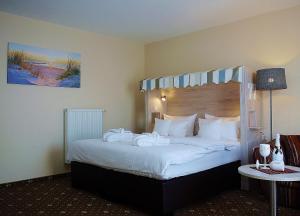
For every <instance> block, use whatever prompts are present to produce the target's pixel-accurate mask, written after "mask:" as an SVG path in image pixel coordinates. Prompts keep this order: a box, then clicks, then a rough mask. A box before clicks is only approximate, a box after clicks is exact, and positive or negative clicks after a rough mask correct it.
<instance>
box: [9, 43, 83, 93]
mask: <svg viewBox="0 0 300 216" xmlns="http://www.w3.org/2000/svg"><path fill="white" fill-rule="evenodd" d="M7 83H10V84H22V85H39V86H52V87H69V88H80V54H79V53H73V52H64V51H57V50H51V49H45V48H38V47H33V46H28V45H22V44H17V43H8V54H7Z"/></svg>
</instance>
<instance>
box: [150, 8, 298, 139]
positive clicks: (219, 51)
mask: <svg viewBox="0 0 300 216" xmlns="http://www.w3.org/2000/svg"><path fill="white" fill-rule="evenodd" d="M299 20H300V7H295V8H291V9H287V10H283V11H279V12H274V13H270V14H266V15H263V16H258V17H254V18H250V19H246V20H243V21H239V22H235V23H232V24H228V25H224V26H219V27H215V28H211V29H207V30H202V31H199V32H195V33H191V34H187V35H183V36H179V37H175V38H171V39H168V40H164V41H160V42H154V43H151V44H148V45H147V46H146V48H145V65H146V66H145V70H146V74H147V76H153V77H155V76H158V75H166V74H176V73H181V72H191V71H201V70H207V69H212V68H218V67H230V66H236V65H246V66H248V67H250V68H252V69H254V70H256V69H258V68H264V67H277V66H283V67H285V68H286V75H287V84H288V89H287V90H280V91H276V92H274V97H273V99H274V101H273V102H274V104H273V105H274V107H273V111H274V113H273V114H274V115H273V120H274V124H273V129H274V130H273V131H274V132H281V133H284V134H300V126H299V125H300V124H299V122H300V112H299V110H300V28H299V24H300V23H299ZM263 96H264V97H263V109H264V115H263V120H262V121H263V125H264V127H265V131H266V135H267V136H268V135H269V129H268V128H269V117H268V115H269V106H268V105H269V104H268V100H269V97H268V94H266V93H264V94H263Z"/></svg>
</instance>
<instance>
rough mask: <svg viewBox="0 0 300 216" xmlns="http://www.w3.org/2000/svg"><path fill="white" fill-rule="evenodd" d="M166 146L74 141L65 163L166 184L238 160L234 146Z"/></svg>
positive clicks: (191, 142)
mask: <svg viewBox="0 0 300 216" xmlns="http://www.w3.org/2000/svg"><path fill="white" fill-rule="evenodd" d="M171 143H172V144H170V145H167V146H151V147H137V146H133V145H131V144H130V143H127V142H109V143H108V142H103V141H102V140H101V139H88V140H78V141H75V142H73V143H71V144H70V145H69V152H68V159H69V160H70V161H77V162H82V163H87V164H92V165H96V166H100V167H103V168H107V169H112V170H115V171H120V172H126V173H131V174H135V175H141V176H146V177H150V178H155V179H160V180H167V179H172V178H176V177H179V176H185V175H189V174H192V173H196V172H200V171H203V170H207V169H211V168H214V167H217V166H220V165H223V164H226V163H230V162H234V161H237V160H240V156H241V150H240V144H239V143H238V142H228V141H227V142H222V141H212V140H203V139H199V138H193V137H190V138H186V139H185V138H180V139H171Z"/></svg>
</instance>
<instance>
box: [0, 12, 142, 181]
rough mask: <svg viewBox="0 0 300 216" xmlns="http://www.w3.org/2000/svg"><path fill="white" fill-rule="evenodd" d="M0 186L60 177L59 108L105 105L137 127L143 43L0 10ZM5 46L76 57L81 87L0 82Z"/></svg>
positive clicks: (115, 122)
mask: <svg viewBox="0 0 300 216" xmlns="http://www.w3.org/2000/svg"><path fill="white" fill-rule="evenodd" d="M0 29H1V30H0V183H4V182H12V181H18V180H23V179H29V178H35V177H40V176H46V175H52V174H58V173H63V172H65V171H66V167H65V166H64V160H63V159H64V158H63V156H64V152H63V109H64V108H96V107H100V108H105V109H106V110H107V112H106V113H105V117H104V118H105V120H104V127H105V128H111V127H127V128H130V129H140V128H143V120H144V118H143V95H142V94H140V93H139V92H138V88H139V86H138V81H139V80H141V79H142V78H144V45H143V44H142V43H139V42H133V41H129V40H124V39H119V38H114V37H107V36H101V35H97V34H94V33H89V32H83V31H79V30H76V29H72V28H67V27H63V26H59V25H54V24H50V23H47V22H41V21H37V20H32V19H28V18H24V17H18V16H13V15H9V14H7V13H1V12H0ZM8 42H17V43H21V44H27V45H33V46H37V47H43V48H49V49H56V50H63V51H73V52H79V53H81V69H82V70H81V88H79V89H75V88H54V87H44V86H29V85H15V84H7V83H6V67H7V65H6V61H7V44H8Z"/></svg>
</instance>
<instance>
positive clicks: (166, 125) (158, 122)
mask: <svg viewBox="0 0 300 216" xmlns="http://www.w3.org/2000/svg"><path fill="white" fill-rule="evenodd" d="M171 124H172V121H171V120H162V119H158V118H155V124H154V128H153V131H155V132H157V133H158V134H159V135H161V136H168V135H169V130H170V126H171Z"/></svg>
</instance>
